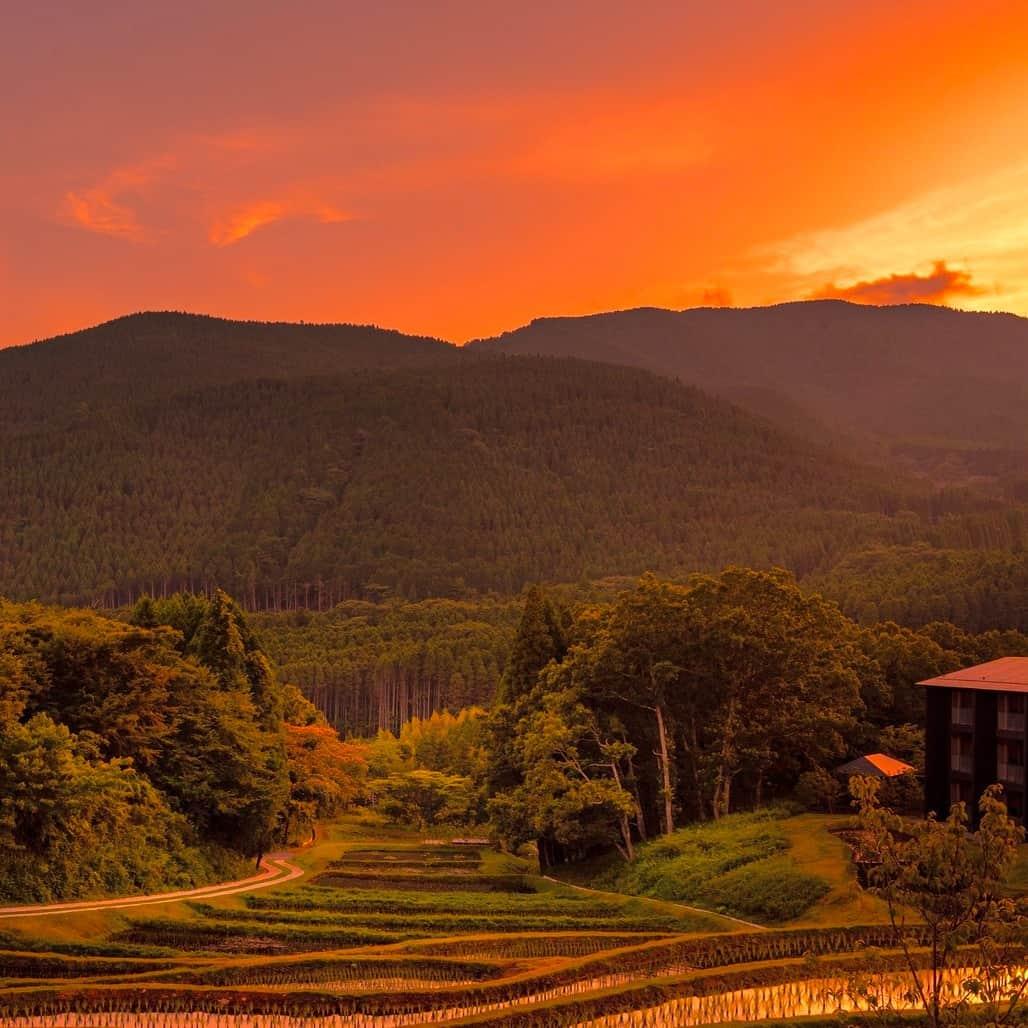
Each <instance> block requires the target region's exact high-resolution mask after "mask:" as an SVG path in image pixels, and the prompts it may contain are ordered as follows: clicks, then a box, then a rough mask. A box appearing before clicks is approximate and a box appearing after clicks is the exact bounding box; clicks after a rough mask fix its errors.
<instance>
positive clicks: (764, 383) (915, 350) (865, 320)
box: [470, 300, 1028, 481]
mask: <svg viewBox="0 0 1028 1028" xmlns="http://www.w3.org/2000/svg"><path fill="white" fill-rule="evenodd" d="M470 346H471V348H472V350H476V351H478V352H502V353H508V354H548V355H555V356H575V357H582V358H585V359H587V360H599V361H608V362H611V363H616V364H629V365H634V366H638V367H644V368H648V369H650V370H653V371H658V372H661V373H664V374H669V375H674V376H678V377H680V378H681V379H683V380H684V381H686V382H689V383H690V384H694V385H698V386H700V387H701V388H704V389H707V390H710V391H713V392H717V393H720V394H721V395H723V396H726V397H728V398H730V399H732V400H733V401H734V402H736V403H739V404H741V405H742V406H745V407H747V408H749V409H750V410H752V411H754V412H756V413H759V414H761V415H763V416H767V417H771V418H772V419H773V420H775V421H776V422H778V423H779V424H780V425H782V426H783V427H785V428H787V429H789V430H790V431H797V430H798V431H802V432H805V433H806V434H808V435H814V436H818V435H819V436H820V437H821V438H822V439H823V438H825V436H826V435H829V436H831V435H836V436H839V437H844V438H846V439H848V440H850V441H851V443H853V444H854V445H856V446H858V447H859V448H860V450H861V452H863V453H865V454H867V455H875V456H881V455H883V454H884V455H886V456H888V457H889V458H890V459H892V460H894V461H896V462H897V463H899V464H901V465H904V466H909V467H916V468H918V469H920V470H922V471H924V472H926V473H927V474H929V475H931V476H932V477H934V478H936V479H938V480H950V481H953V480H966V479H969V478H973V477H975V476H979V475H980V476H984V477H996V475H997V468H998V467H1002V469H1003V472H1004V473H1007V474H1014V475H1018V474H1024V473H1025V472H1026V469H1028V462H1026V460H1025V452H1024V451H1025V450H1026V449H1028V319H1025V318H1020V317H1016V316H1014V315H1010V314H980V313H970V312H964V311H955V310H950V309H947V308H943V307H933V306H927V305H923V304H916V305H907V306H898V307H867V306H860V305H856V304H850V303H846V302H843V301H840V300H816V301H805V302H800V303H787V304H780V305H778V306H774V307H757V308H751V309H730V308H716V309H715V308H701V309H696V310H686V311H668V310H659V309H654V308H641V309H637V310H626V311H618V312H614V313H610V314H597V315H592V316H589V317H580V318H540V319H538V320H536V321H533V322H532V323H531V324H529V325H526V326H525V327H523V328H520V329H517V330H515V331H513V332H507V333H504V334H503V335H501V336H498V337H496V338H493V339H485V340H478V341H476V342H474V343H472V344H470ZM977 450H986V451H990V454H989V455H988V456H983V455H982V454H980V453H975V452H974V451H977ZM968 451H972V452H970V453H968ZM996 451H999V453H1000V454H1001V456H1000V455H998V454H997V452H996Z"/></svg>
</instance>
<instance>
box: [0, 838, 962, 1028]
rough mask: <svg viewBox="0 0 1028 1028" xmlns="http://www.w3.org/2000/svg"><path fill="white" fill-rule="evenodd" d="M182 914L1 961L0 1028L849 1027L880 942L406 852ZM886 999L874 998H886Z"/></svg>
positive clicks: (478, 855)
mask: <svg viewBox="0 0 1028 1028" xmlns="http://www.w3.org/2000/svg"><path fill="white" fill-rule="evenodd" d="M483 858H485V859H483ZM193 914H194V916H193V917H191V918H187V919H181V918H179V919H173V918H154V917H143V916H142V913H141V912H139V916H138V917H137V916H135V914H132V915H130V917H133V918H134V919H133V920H131V921H130V922H129V923H128V924H127V925H126V926H124V927H122V928H120V929H119V930H118V931H116V932H114V933H113V934H111V935H110V936H109V937H108V938H106V939H104V940H103V941H102V943H98V945H97V947H96V949H97V952H102V953H103V954H104V955H98V956H88V957H87V956H77V955H76V956H72V955H67V954H65V953H59V952H40V951H32V952H15V951H11V950H8V951H4V952H0V1024H2V1025H3V1026H4V1028H61V1026H67V1028H115V1026H117V1028H137V1026H138V1028H198V1026H204V1028H301V1026H306V1025H314V1024H318V1025H324V1026H326V1028H394V1026H405V1025H422V1024H456V1023H460V1024H469V1025H471V1024H477V1025H508V1026H515V1025H518V1026H525V1028H530V1026H531V1028H537V1026H538V1028H542V1026H568V1025H581V1026H586V1025H596V1026H611V1028H613V1026H616V1025H654V1026H656V1025H685V1024H716V1023H721V1022H725V1021H738V1020H756V1019H760V1018H761V1017H764V1018H768V1017H793V1016H801V1015H809V1014H828V1013H834V1012H836V1011H840V1010H847V1009H849V1010H858V1009H861V1006H860V1001H859V1000H856V999H854V998H853V997H847V996H846V982H847V980H848V978H847V975H848V974H849V973H850V972H851V971H852V970H854V969H855V968H857V967H858V966H859V964H860V958H859V956H857V954H859V952H860V951H861V949H862V948H863V947H865V946H868V945H874V946H877V947H884V948H885V949H886V950H887V949H888V947H889V945H890V943H891V937H890V935H889V932H888V930H887V929H886V928H883V927H881V926H870V927H866V928H860V927H857V928H839V929H807V930H794V931H774V932H770V931H753V930H742V927H741V925H739V924H738V923H733V922H731V921H730V920H729V919H724V918H720V917H718V916H717V915H705V914H702V913H697V912H690V911H687V910H685V909H681V908H675V907H673V906H671V905H667V904H659V903H653V902H650V901H645V900H627V899H625V898H621V897H616V896H608V895H604V894H592V893H587V892H579V891H574V890H572V889H569V888H563V887H558V886H554V885H553V884H550V883H546V882H543V880H541V879H539V878H537V877H535V876H532V875H528V874H525V873H524V872H523V871H521V870H520V869H519V868H518V867H517V866H515V865H511V864H507V865H504V863H503V860H502V859H501V858H499V857H498V855H496V854H491V855H487V854H486V853H485V852H484V851H483V850H481V849H479V848H476V847H468V846H458V845H426V844H422V843H415V842H408V843H406V844H400V843H392V844H389V845H386V844H383V845H382V846H381V847H377V846H368V845H363V846H360V847H352V848H348V849H346V850H345V851H344V852H343V853H342V854H341V855H340V856H338V858H337V859H335V860H334V861H332V862H331V863H330V864H328V866H326V867H324V869H323V870H321V871H320V872H319V873H318V874H317V875H315V876H314V877H313V878H310V879H303V880H302V882H301V883H300V884H291V885H289V886H288V887H283V888H281V889H278V890H273V891H264V892H261V893H254V894H252V895H248V896H246V897H245V899H244V901H243V903H242V904H241V905H236V906H233V905H230V904H224V903H218V902H215V903H209V902H206V901H200V902H196V903H195V904H194V905H193ZM811 955H816V956H818V957H819V958H820V960H819V966H818V970H817V973H816V974H812V971H811V965H810V958H811ZM888 959H889V958H888V956H887V957H886V962H887V963H888ZM896 969H897V971H898V969H899V965H898V963H897V964H896ZM899 981H900V979H899V978H898V976H897V977H896V979H895V981H894V982H893V983H892V984H889V982H887V981H884V980H883V983H882V988H885V989H892V990H893V991H894V992H897V994H898V990H899V988H900V985H899ZM954 987H958V986H957V984H956V983H955V984H954Z"/></svg>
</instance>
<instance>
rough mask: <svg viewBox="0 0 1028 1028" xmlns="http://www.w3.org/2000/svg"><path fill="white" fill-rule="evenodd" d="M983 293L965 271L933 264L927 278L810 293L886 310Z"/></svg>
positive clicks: (911, 277) (833, 286) (817, 297)
mask: <svg viewBox="0 0 1028 1028" xmlns="http://www.w3.org/2000/svg"><path fill="white" fill-rule="evenodd" d="M984 292H986V290H984V289H982V288H980V287H979V286H976V285H975V284H974V283H973V282H972V281H971V276H970V275H969V274H968V273H967V272H966V271H960V270H958V269H957V268H950V267H948V266H947V265H946V262H945V261H936V262H935V264H934V266H933V267H932V270H931V272H930V273H929V274H927V275H918V274H916V273H915V274H909V275H888V276H885V277H883V278H876V279H874V280H872V281H865V282H854V283H853V285H850V286H838V285H836V284H835V283H831V284H829V285H826V286H824V287H822V288H821V289H818V290H817V291H816V292H813V293H811V294H810V295H811V299H814V300H826V299H832V300H850V301H852V302H853V303H867V304H873V305H877V306H887V305H889V304H897V303H946V302H947V301H948V300H952V299H955V298H959V297H962V296H981V295H982V294H983V293H984Z"/></svg>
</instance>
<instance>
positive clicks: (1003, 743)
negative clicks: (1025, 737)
mask: <svg viewBox="0 0 1028 1028" xmlns="http://www.w3.org/2000/svg"><path fill="white" fill-rule="evenodd" d="M996 777H997V778H998V779H999V780H1000V781H1001V782H1012V783H1013V784H1014V785H1024V743H1023V742H1022V741H1021V740H1020V739H1000V740H999V742H997V743H996Z"/></svg>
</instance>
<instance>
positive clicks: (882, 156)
mask: <svg viewBox="0 0 1028 1028" xmlns="http://www.w3.org/2000/svg"><path fill="white" fill-rule="evenodd" d="M0 25H2V28H0V57H2V60H0V86H2V88H0V124H2V125H3V131H2V136H0V138H2V139H3V161H2V162H0V182H2V186H3V188H2V190H0V219H2V225H3V231H2V233H0V312H2V317H0V346H3V345H10V344H15V343H22V342H27V341H29V340H32V339H35V338H41V337H45V336H48V335H52V334H55V333H58V332H61V331H67V330H71V329H75V328H79V327H83V326H85V325H88V324H92V323H95V322H98V321H102V320H105V319H107V318H110V317H113V316H116V315H119V314H124V313H128V312H131V311H135V310H142V309H178V310H191V311H201V312H206V313H214V314H220V315H225V316H228V317H243V318H260V319H285V320H301V319H302V320H307V321H355V322H374V323H376V324H380V325H387V326H390V327H395V328H399V329H402V330H405V331H411V332H421V333H426V334H432V335H438V336H441V337H443V338H447V339H451V340H454V341H463V340H466V339H468V338H473V337H475V336H480V335H489V334H493V333H496V332H498V331H501V330H503V329H506V328H511V327H515V326H517V325H519V324H522V323H524V322H526V321H528V320H530V319H531V318H533V317H536V316H539V315H547V314H579V313H587V312H592V311H598V310H609V309H613V308H621V307H631V306H639V305H659V306H668V307H675V308H681V307H691V306H699V305H708V304H721V305H723V304H734V305H753V304H763V303H769V302H776V301H780V300H791V299H800V298H804V297H810V296H819V295H837V296H844V297H850V298H853V299H857V300H862V301H865V302H872V303H888V302H898V301H899V302H902V301H905V300H925V301H928V302H938V303H949V304H952V305H955V306H961V307H968V308H975V309H989V310H992V309H1003V310H1011V311H1016V312H1018V313H1022V314H1028V4H1026V3H1024V2H1023V0H976V2H975V3H967V2H966V0H964V2H959V3H958V2H952V0H931V2H926V0H904V2H897V0H887V2H885V0H862V2H859V3H851V2H842V0H838V2H837V0H783V2H771V0H762V2H757V0H720V2H718V3H716V4H715V3H694V2H689V0H679V2H677V3H645V2H642V3H625V2H612V0H590V2H579V0H573V2H562V0H549V2H547V3H536V2H533V0H529V2H525V3H518V4H512V3H509V2H507V3H498V2H497V3H494V2H492V0H475V2H470V0H469V2H465V0H437V2H428V0H419V2H390V0H381V2H376V3H360V4H358V3H350V2H346V0H335V2H328V0H295V2H290V3H286V2H268V0H247V2H240V0H207V2H205V3H199V2H195V0H177V2H175V3H165V2H163V0H161V2H157V0H155V2H153V3H127V2H109V0H90V2H89V3H80V2H78V0H74V2H72V0H67V2H64V3H54V2H49V0H34V2H32V3H4V4H3V15H2V22H0Z"/></svg>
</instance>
